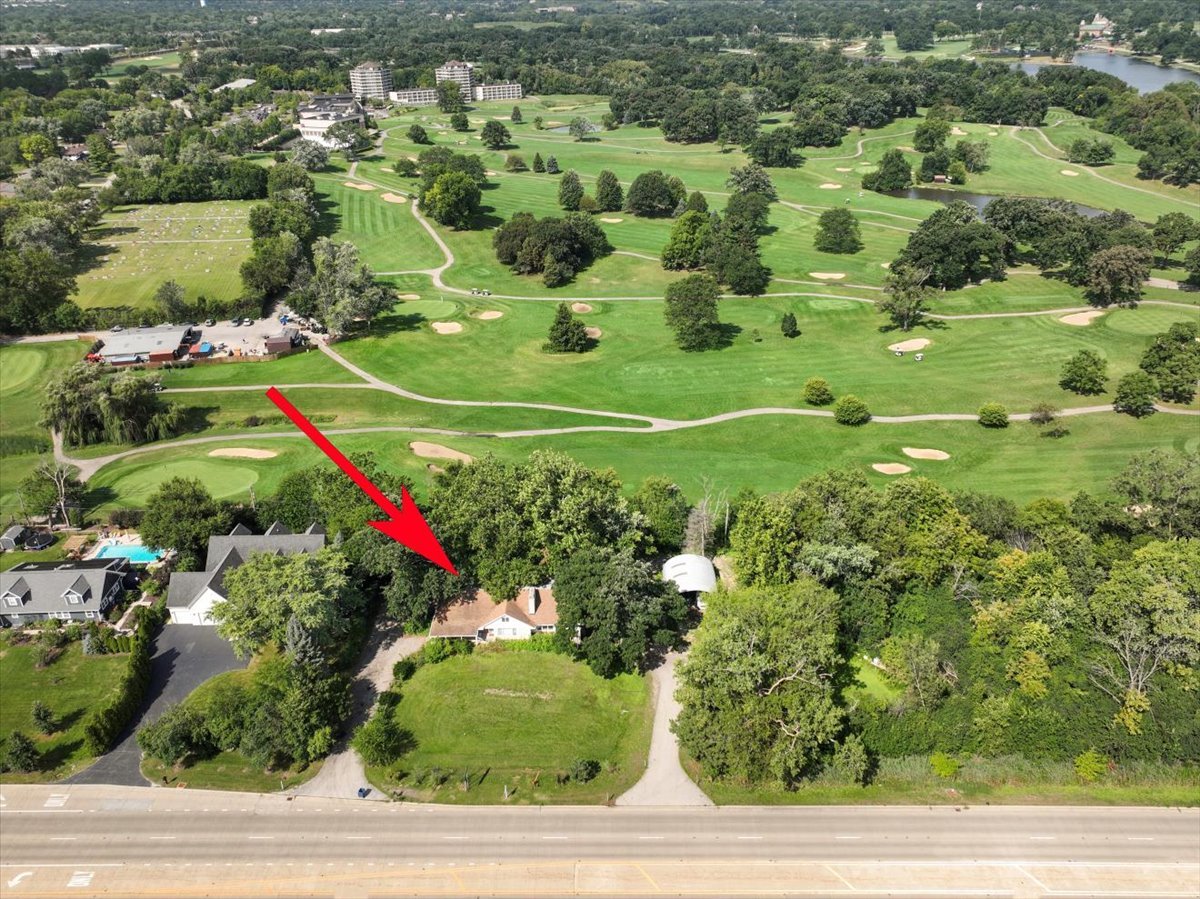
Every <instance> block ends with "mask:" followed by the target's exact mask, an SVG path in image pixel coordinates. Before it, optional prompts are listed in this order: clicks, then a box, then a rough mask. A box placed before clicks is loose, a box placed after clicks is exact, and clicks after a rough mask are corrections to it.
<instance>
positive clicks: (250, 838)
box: [246, 834, 275, 840]
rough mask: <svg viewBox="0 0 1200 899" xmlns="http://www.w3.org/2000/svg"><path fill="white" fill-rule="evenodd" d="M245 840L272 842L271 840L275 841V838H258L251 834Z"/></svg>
mask: <svg viewBox="0 0 1200 899" xmlns="http://www.w3.org/2000/svg"><path fill="white" fill-rule="evenodd" d="M246 839H247V840H273V839H275V838H274V837H265V836H258V835H256V834H251V835H250V836H248V837H246Z"/></svg>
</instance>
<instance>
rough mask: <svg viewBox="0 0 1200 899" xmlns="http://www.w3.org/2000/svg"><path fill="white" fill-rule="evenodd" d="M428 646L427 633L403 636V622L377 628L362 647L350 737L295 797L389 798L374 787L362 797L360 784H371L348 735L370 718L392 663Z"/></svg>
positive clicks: (353, 691) (348, 725)
mask: <svg viewBox="0 0 1200 899" xmlns="http://www.w3.org/2000/svg"><path fill="white" fill-rule="evenodd" d="M424 645H425V637H424V636H419V637H415V636H408V637H406V636H403V631H402V629H401V627H400V625H398V624H396V623H395V622H391V623H389V624H387V625H384V626H382V627H377V628H375V630H374V631H373V632H372V633H371V639H370V640H369V641H368V642H367V645H366V647H364V649H363V654H362V658H361V660H360V664H359V668H358V671H357V672H356V673H355V676H354V683H353V684H351V686H350V692H351V711H350V717H349V718H348V719H347V720H346V733H347V737H346V738H345V739H344V740H342V742H341V743H340V744H339V745H338V748H337V749H335V750H334V752H333V753H332V754H330V756H329V757H328V758H327V759H325V762H324V764H322V765H321V770H320V771H318V772H317V774H316V776H315V777H314V778H313V779H312V780H310V781H307V782H306V783H302V784H301V785H300V786H298V787H296V788H295V789H294V790H291V791H289V792H290V793H291V794H292V795H295V796H322V797H325V798H329V799H359V798H366V799H374V800H383V801H386V800H387V798H388V797H387V796H384V795H383V794H382V793H380V792H379V791H378V790H374V789H372V790H371V792H370V793H368V794H367V796H365V797H360V796H359V795H358V791H359V788H360V787H368V786H370V785H369V783H368V782H367V772H366V769H365V768H364V767H363V762H362V759H361V758H360V757H359V755H358V753H357V752H355V751H354V749H353V748H352V747H351V746H350V741H349V736H348V735H349V734H352V733H354V731H355V729H356V728H357V727H358V726H359V725H360V724H362V723H364V722H365V721H366V720H367V719H368V718H370V717H371V710H372V709H373V708H375V703H376V701H377V700H378V699H379V696H380V694H382V693H383V692H384V691H386V690H387V689H388V688H389V687H391V685H392V666H393V665H395V664H396V662H398V661H399V660H400V659H402V658H404V657H405V656H409V655H412V654H413V653H414V652H417V651H419V650H420V649H421V647H422V646H424Z"/></svg>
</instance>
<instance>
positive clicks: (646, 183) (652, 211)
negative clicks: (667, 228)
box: [625, 169, 679, 217]
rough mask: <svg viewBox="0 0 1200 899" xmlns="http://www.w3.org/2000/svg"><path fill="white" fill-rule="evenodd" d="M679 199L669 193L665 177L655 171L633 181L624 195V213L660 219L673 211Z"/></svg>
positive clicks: (644, 173)
mask: <svg viewBox="0 0 1200 899" xmlns="http://www.w3.org/2000/svg"><path fill="white" fill-rule="evenodd" d="M678 202H679V197H677V196H675V195H674V193H673V192H672V191H671V186H670V185H669V184H668V183H667V176H666V175H664V174H663V173H662V172H660V171H658V170H657V169H656V170H654V171H650V172H642V173H641V174H640V175H638V176H637V177H636V178H634V179H633V183H632V184H631V185H629V190H628V191H627V192H626V194H625V211H626V212H628V213H631V214H633V215H641V216H649V217H656V216H658V217H661V216H668V215H670V214H671V213H672V212H674V210H675V205H676V204H677V203H678Z"/></svg>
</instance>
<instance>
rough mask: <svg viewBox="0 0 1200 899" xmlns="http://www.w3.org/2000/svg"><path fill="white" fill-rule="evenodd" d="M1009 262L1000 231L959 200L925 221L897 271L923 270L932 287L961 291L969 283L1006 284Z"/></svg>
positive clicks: (911, 239)
mask: <svg viewBox="0 0 1200 899" xmlns="http://www.w3.org/2000/svg"><path fill="white" fill-rule="evenodd" d="M1007 263H1008V257H1007V243H1006V240H1005V237H1004V235H1003V234H1002V233H1001V232H1000V230H999V229H997V228H996V227H994V226H993V225H989V224H987V223H986V222H981V221H980V220H979V217H978V214H977V213H976V211H975V209H974V207H972V206H970V205H969V204H967V203H964V202H962V201H957V202H954V203H951V204H949V205H947V206H945V207H943V208H941V209H939V210H937V211H936V212H934V213H933V214H932V215H930V216H929V217H928V218H927V219H925V221H923V222H921V224H920V225H919V226H918V227H917V230H916V231H915V232H914V233H913V234H910V235H909V238H908V243H907V244H906V245H905V247H904V249H903V250H901V251H900V255H899V256H898V257H897V258H896V262H895V263H894V264H893V268H896V267H897V266H900V265H906V266H910V267H912V268H915V269H918V270H923V271H925V272H926V273H927V274H926V284H927V285H928V286H929V287H942V288H945V289H947V290H957V289H958V288H961V287H964V286H966V284H967V283H968V282H970V283H976V284H978V283H980V282H981V281H983V280H984V279H991V280H994V281H1003V280H1004V278H1005V268H1006V266H1007Z"/></svg>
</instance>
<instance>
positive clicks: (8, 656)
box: [0, 634, 127, 783]
mask: <svg viewBox="0 0 1200 899" xmlns="http://www.w3.org/2000/svg"><path fill="white" fill-rule="evenodd" d="M126 658H127V657H126V656H125V655H103V656H85V655H84V654H83V651H82V650H81V649H80V644H79V642H78V641H75V642H72V643H69V644H68V645H67V647H66V649H65V650H64V652H63V654H62V655H60V656H59V657H58V658H57V659H55V660H54V661H53V662H51V663H50V664H49V665H48V666H46V667H45V668H42V669H38V668H35V667H34V664H33V645H32V644H26V645H24V646H13V645H12V635H11V634H10V635H7V636H5V637H3V638H0V690H3V700H2V701H0V753H5V752H7V751H8V750H7V743H8V738H9V735H10V734H11V733H12V732H13V731H14V730H19V731H21V732H22V733H24V734H25V735H26V736H28V737H30V738H31V739H33V741H34V742H35V743H36V744H37V749H38V752H39V753H40V754H41V765H40V767H39V770H37V771H33V772H29V773H25V774H22V773H18V772H15V771H10V772H8V773H6V774H4V780H5V781H6V782H9V783H31V782H37V781H50V780H58V779H61V778H63V777H66V776H67V775H69V774H72V773H74V772H75V771H78V770H79V769H81V768H83V767H84V766H85V765H86V764H87V763H89V762H90V761H91V760H92V756H90V755H88V753H87V750H86V749H85V748H84V743H83V727H84V724H86V723H87V715H88V713H89V712H90V711H91V710H92V709H93V708H96V707H98V706H100V705H102V704H103V703H104V702H105V701H106V700H107V699H108V697H109V696H110V695H111V694H112V693H113V692H114V687H115V684H116V682H117V679H118V678H119V677H120V674H121V671H122V670H123V669H124V667H125V663H126ZM35 699H40V700H41V701H42V702H44V703H45V704H46V705H47V706H49V707H50V710H51V711H52V712H53V713H54V717H55V720H56V721H57V722H59V725H58V726H59V727H61V728H62V730H60V731H57V732H55V733H53V734H50V735H48V736H44V735H42V734H40V733H38V732H37V729H36V728H35V727H34V724H33V718H32V717H31V709H32V708H33V701H34V700H35Z"/></svg>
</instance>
